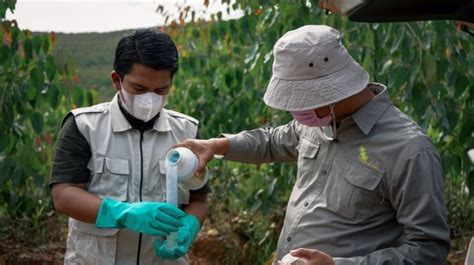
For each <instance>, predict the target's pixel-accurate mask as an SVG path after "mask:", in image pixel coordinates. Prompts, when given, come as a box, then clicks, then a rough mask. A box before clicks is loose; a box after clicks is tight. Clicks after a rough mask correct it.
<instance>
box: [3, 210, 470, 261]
mask: <svg viewBox="0 0 474 265" xmlns="http://www.w3.org/2000/svg"><path fill="white" fill-rule="evenodd" d="M46 225H47V226H50V230H49V231H51V232H50V233H49V234H48V235H46V236H39V238H41V237H44V238H43V239H42V240H40V241H38V240H37V238H38V236H37V235H34V234H30V233H23V234H20V235H15V234H14V233H12V232H11V231H18V230H17V229H18V227H14V224H11V225H10V226H9V227H3V228H2V230H1V231H0V232H1V233H0V265H7V264H8V265H10V264H11V265H45V264H48V265H49V264H54V265H56V264H62V259H63V256H64V252H65V242H66V237H67V222H66V219H65V218H64V217H59V218H58V217H57V216H54V214H53V216H52V218H51V221H50V222H47V223H46ZM41 241H43V242H41ZM237 241H238V240H237ZM469 241H470V236H469V237H464V238H459V239H456V240H453V241H452V251H451V253H450V254H449V256H448V262H447V263H446V264H447V265H448V264H449V265H464V257H465V256H466V251H467V245H468V244H469ZM45 242H47V243H45ZM230 242H234V244H232V243H230ZM241 253H245V245H239V243H238V242H237V243H235V240H234V239H229V238H228V237H227V236H224V233H221V232H219V230H218V229H216V227H210V226H209V225H205V226H204V227H203V229H202V230H201V232H200V234H199V236H198V238H197V239H196V241H195V242H194V244H193V247H192V248H191V250H190V253H189V257H190V260H191V265H223V264H227V262H226V260H227V261H228V260H229V259H231V260H233V261H234V262H233V263H234V264H235V260H236V259H238V257H237V255H240V254H241Z"/></svg>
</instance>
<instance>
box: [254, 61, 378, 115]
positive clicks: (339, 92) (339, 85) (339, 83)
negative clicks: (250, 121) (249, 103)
mask: <svg viewBox="0 0 474 265" xmlns="http://www.w3.org/2000/svg"><path fill="white" fill-rule="evenodd" d="M368 83H369V74H368V73H367V72H366V71H365V70H364V69H363V68H362V67H361V66H360V65H359V64H357V63H356V62H355V61H352V60H351V61H350V62H349V63H348V64H347V66H345V67H343V68H342V69H341V70H339V71H337V72H335V73H332V74H330V75H327V76H324V77H320V78H317V79H308V80H285V79H280V78H277V77H275V76H272V78H271V80H270V83H269V84H268V87H267V91H266V92H265V95H264V96H263V101H264V102H265V104H267V105H268V106H270V107H272V108H275V109H280V110H286V111H301V110H309V109H316V108H319V107H323V106H327V105H330V104H332V103H335V102H338V101H341V100H343V99H345V98H348V97H350V96H353V95H355V94H357V93H359V92H360V91H362V90H363V89H364V88H365V87H366V86H367V84H368Z"/></svg>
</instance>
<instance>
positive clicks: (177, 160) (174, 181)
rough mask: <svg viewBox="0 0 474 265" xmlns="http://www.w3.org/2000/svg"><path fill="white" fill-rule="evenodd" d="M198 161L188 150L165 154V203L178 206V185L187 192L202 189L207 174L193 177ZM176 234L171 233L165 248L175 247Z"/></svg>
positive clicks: (172, 151) (182, 148) (176, 149)
mask: <svg viewBox="0 0 474 265" xmlns="http://www.w3.org/2000/svg"><path fill="white" fill-rule="evenodd" d="M198 164H199V160H198V158H197V156H196V155H195V154H194V153H193V152H192V151H191V150H189V149H188V148H185V147H178V148H175V149H171V150H170V151H168V153H167V154H166V202H168V203H169V204H172V205H174V206H178V183H179V185H180V186H181V187H183V188H184V189H188V190H196V189H200V188H202V187H203V186H204V185H205V184H206V182H207V179H208V177H207V174H201V176H199V177H198V176H195V175H194V174H195V173H196V169H197V167H198ZM176 240H177V233H171V234H170V235H169V236H168V238H167V240H166V247H167V248H169V249H172V248H174V247H175V246H176Z"/></svg>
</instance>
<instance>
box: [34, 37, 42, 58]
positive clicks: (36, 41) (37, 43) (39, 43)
mask: <svg viewBox="0 0 474 265" xmlns="http://www.w3.org/2000/svg"><path fill="white" fill-rule="evenodd" d="M42 45H43V41H42V40H41V37H39V36H35V37H33V49H34V51H35V52H36V54H40V53H41V46H42Z"/></svg>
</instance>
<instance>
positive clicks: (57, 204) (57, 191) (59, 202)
mask: <svg viewBox="0 0 474 265" xmlns="http://www.w3.org/2000/svg"><path fill="white" fill-rule="evenodd" d="M62 186H63V185H62V184H54V185H53V187H52V190H51V196H52V197H53V204H54V208H55V209H56V211H58V212H60V213H64V202H63V201H64V199H63V197H64V196H62V195H63V191H64V187H62Z"/></svg>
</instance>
